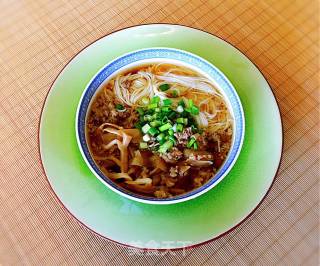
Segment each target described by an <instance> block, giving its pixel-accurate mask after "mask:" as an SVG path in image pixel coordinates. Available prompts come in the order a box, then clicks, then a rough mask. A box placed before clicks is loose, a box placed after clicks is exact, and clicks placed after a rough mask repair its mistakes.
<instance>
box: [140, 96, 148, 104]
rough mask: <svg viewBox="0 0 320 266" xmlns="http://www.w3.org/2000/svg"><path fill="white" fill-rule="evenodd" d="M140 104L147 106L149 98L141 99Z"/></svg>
mask: <svg viewBox="0 0 320 266" xmlns="http://www.w3.org/2000/svg"><path fill="white" fill-rule="evenodd" d="M141 102H142V103H143V104H144V105H148V104H149V98H148V97H143V98H142V99H141Z"/></svg>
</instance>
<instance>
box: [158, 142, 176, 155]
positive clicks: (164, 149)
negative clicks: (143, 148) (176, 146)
mask: <svg viewBox="0 0 320 266" xmlns="http://www.w3.org/2000/svg"><path fill="white" fill-rule="evenodd" d="M172 146H173V142H172V141H171V140H168V141H166V142H165V143H164V144H162V145H161V146H160V148H159V152H161V153H165V152H167V150H169V149H171V148H172Z"/></svg>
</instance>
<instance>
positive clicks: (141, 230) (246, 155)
mask: <svg viewBox="0 0 320 266" xmlns="http://www.w3.org/2000/svg"><path fill="white" fill-rule="evenodd" d="M148 47H172V48H178V49H182V50H186V51H189V52H192V53H194V54H196V55H199V56H201V57H203V58H204V59H206V60H208V61H210V62H212V63H213V64H214V65H215V66H217V67H218V68H219V69H220V70H221V71H222V72H224V74H225V75H226V76H227V77H228V78H229V80H230V81H231V83H232V84H233V85H234V87H235V89H236V90H237V92H238V94H239V96H240V98H241V102H242V105H243V108H244V113H245V120H246V136H245V140H244V144H243V148H242V151H241V154H240V156H239V158H238V160H237V162H236V164H235V165H234V167H233V169H232V170H231V172H230V173H229V174H228V175H227V176H226V177H225V178H224V180H223V181H221V182H220V183H219V184H218V185H217V186H216V187H214V188H213V189H212V190H210V191H209V192H207V193H205V194H204V195H202V196H200V197H198V198H196V199H194V200H190V201H187V202H183V203H178V204H174V205H163V206H162V205H149V204H144V203H138V202H135V201H132V200H129V199H126V198H124V197H121V196H119V195H118V194H116V193H115V192H113V191H111V190H110V189H108V188H107V187H106V186H105V185H103V184H102V183H101V182H100V181H99V180H98V179H97V178H96V177H95V176H94V175H93V174H92V173H91V171H90V170H89V169H88V167H87V166H86V164H85V162H84V161H83V159H82V157H81V154H80V151H79V149H78V146H77V141H76V135H75V128H74V124H75V115H76V109H77V105H78V102H79V99H80V96H81V94H82V92H83V90H84V89H85V87H86V85H87V83H88V82H89V81H90V79H91V78H92V77H93V76H94V74H95V73H96V72H97V71H98V70H99V69H100V68H101V67H102V66H103V65H105V64H106V63H107V62H109V61H111V60H113V59H114V58H116V57H118V56H120V55H122V54H124V53H127V52H130V51H133V50H137V49H141V48H148ZM39 138H40V153H41V159H42V163H43V167H44V170H45V173H46V175H47V177H48V180H49V183H50V185H51V186H52V189H53V190H54V192H55V194H56V195H57V197H58V198H59V199H60V201H61V202H62V204H63V205H64V206H65V207H66V208H67V210H68V211H69V212H70V213H71V214H72V215H73V216H74V217H75V218H77V219H78V220H79V221H80V222H81V223H83V224H84V225H85V226H87V227H88V228H90V229H92V230H93V231H94V232H96V233H98V234H99V235H101V236H104V237H106V238H108V239H111V240H113V241H115V242H118V243H121V244H125V245H129V246H134V247H139V248H158V249H167V248H183V247H185V246H193V245H197V244H200V243H204V242H206V241H209V240H212V239H215V238H217V237H219V236H221V235H222V234H224V233H226V232H228V231H229V230H231V229H232V228H234V227H235V226H237V225H238V224H239V223H241V222H242V221H243V220H244V219H245V218H246V217H248V216H249V215H250V214H251V213H252V212H253V210H254V209H255V208H256V207H257V206H258V205H259V203H260V202H261V201H262V199H263V198H264V196H265V195H266V194H267V192H268V190H269V189H270V187H271V185H272V182H273V180H274V178H275V175H276V172H277V169H278V165H279V162H280V157H281V150H282V127H281V119H280V113H279V109H278V106H277V103H276V101H275V98H274V96H273V93H272V91H271V89H270V87H269V85H268V83H267V82H266V80H265V79H264V77H263V76H262V74H261V73H260V71H259V70H258V69H257V68H256V67H255V66H254V65H253V64H252V63H251V62H250V61H249V60H248V59H247V58H246V57H245V56H244V55H243V54H242V53H241V52H239V51H238V50H237V49H235V48H234V47H233V46H231V45H230V44H228V43H226V42H225V41H223V40H221V39H219V38H217V37H215V36H213V35H210V34H208V33H205V32H202V31H199V30H196V29H192V28H188V27H183V26H178V25H166V24H153V25H142V26H137V27H131V28H127V29H124V30H121V31H118V32H115V33H112V34H110V35H108V36H106V37H104V38H102V39H99V40H98V41H96V42H94V43H93V44H91V45H90V46H88V47H86V48H85V49H84V50H82V51H81V52H80V53H79V54H78V55H77V56H75V57H74V58H73V59H72V60H71V61H70V62H69V64H68V65H67V66H66V67H65V68H64V70H63V71H62V72H61V73H60V75H59V76H58V78H57V79H56V81H55V82H54V84H53V85H52V88H51V90H50V92H49V94H48V97H47V100H46V102H45V105H44V108H43V112H42V117H41V123H40V133H39Z"/></svg>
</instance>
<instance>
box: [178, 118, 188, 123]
mask: <svg viewBox="0 0 320 266" xmlns="http://www.w3.org/2000/svg"><path fill="white" fill-rule="evenodd" d="M185 119H187V118H185ZM187 121H188V119H187ZM177 123H180V124H184V118H183V117H179V118H177Z"/></svg>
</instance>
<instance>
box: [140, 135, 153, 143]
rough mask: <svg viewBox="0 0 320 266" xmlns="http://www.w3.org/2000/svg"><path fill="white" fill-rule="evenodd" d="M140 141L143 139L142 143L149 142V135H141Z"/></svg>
mask: <svg viewBox="0 0 320 266" xmlns="http://www.w3.org/2000/svg"><path fill="white" fill-rule="evenodd" d="M142 139H143V141H144V142H148V141H150V140H151V138H150V136H149V134H145V135H143V137H142Z"/></svg>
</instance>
